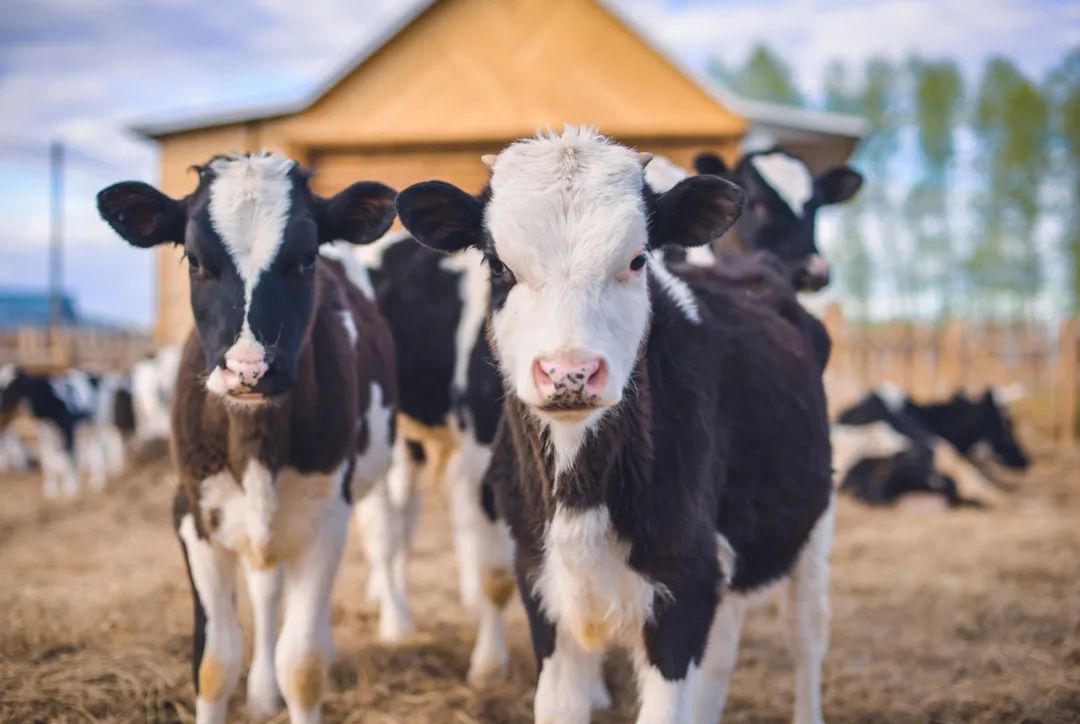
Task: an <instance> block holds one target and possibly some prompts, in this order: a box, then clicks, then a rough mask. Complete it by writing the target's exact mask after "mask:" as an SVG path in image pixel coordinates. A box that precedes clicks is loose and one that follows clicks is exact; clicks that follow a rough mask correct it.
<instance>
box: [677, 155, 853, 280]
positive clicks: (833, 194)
mask: <svg viewBox="0 0 1080 724" xmlns="http://www.w3.org/2000/svg"><path fill="white" fill-rule="evenodd" d="M694 169H695V170H696V171H697V172H698V173H699V174H714V175H716V176H720V177H721V178H726V179H728V180H729V181H732V182H734V183H735V184H737V185H738V186H739V187H740V188H742V189H743V191H745V192H746V199H747V203H746V210H745V211H744V212H743V214H742V216H740V217H739V220H738V222H736V224H735V227H734V228H733V229H732V230H731V231H729V232H728V234H727V236H726V237H725V239H723V240H722V241H721V247H722V248H724V249H734V250H743V251H757V250H764V251H769V252H771V253H773V254H775V255H776V256H777V257H779V258H780V260H781V261H782V262H783V263H784V265H785V266H786V267H787V269H788V273H789V275H790V279H791V283H792V285H794V287H795V288H796V289H797V290H799V291H816V290H818V289H821V288H822V287H824V286H825V285H827V284H828V283H829V264H828V262H827V261H826V260H825V258H824V257H823V256H822V255H821V253H820V252H819V251H818V248H817V234H816V228H815V227H816V219H817V212H818V209H820V208H821V207H822V206H827V205H830V204H838V203H842V202H844V201H847V200H848V199H850V198H851V197H852V196H854V195H855V193H856V192H857V191H858V190H859V188H860V187H861V186H862V175H861V174H859V173H858V172H857V171H855V170H854V169H852V168H850V167H849V166H836V167H834V168H831V169H829V170H828V171H825V172H823V173H821V174H818V175H817V176H814V175H813V174H811V172H810V169H809V168H807V166H806V163H805V162H804V161H803V160H802V159H801V158H799V157H798V156H796V155H794V154H791V153H788V152H787V151H784V150H783V149H780V148H771V149H768V150H765V151H754V152H752V153H748V154H746V155H745V156H743V157H742V158H740V159H739V162H738V163H736V164H735V166H734V168H731V167H729V166H728V165H727V164H726V163H724V161H723V160H722V159H721V158H720V157H719V156H717V155H716V154H714V153H708V152H705V153H701V154H698V156H697V158H695V159H694Z"/></svg>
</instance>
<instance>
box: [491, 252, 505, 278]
mask: <svg viewBox="0 0 1080 724" xmlns="http://www.w3.org/2000/svg"><path fill="white" fill-rule="evenodd" d="M487 262H488V266H490V267H491V271H492V273H493V274H502V273H504V272H505V271H506V265H505V264H503V263H502V262H501V261H499V260H498V259H497V258H496V257H493V256H489V257H488V260H487Z"/></svg>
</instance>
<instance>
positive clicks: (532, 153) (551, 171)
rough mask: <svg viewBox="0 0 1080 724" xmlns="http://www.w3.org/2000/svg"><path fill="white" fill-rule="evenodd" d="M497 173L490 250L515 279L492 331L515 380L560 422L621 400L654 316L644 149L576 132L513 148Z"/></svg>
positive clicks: (488, 216)
mask: <svg viewBox="0 0 1080 724" xmlns="http://www.w3.org/2000/svg"><path fill="white" fill-rule="evenodd" d="M493 171H494V173H493V174H492V179H491V201H490V203H489V204H488V206H487V209H486V212H485V221H486V226H487V230H488V233H489V235H490V238H491V252H492V253H491V254H490V255H489V256H492V257H494V258H496V259H497V260H498V262H497V264H496V267H497V270H498V267H502V268H503V271H502V275H510V276H512V278H513V284H512V286H510V288H509V290H508V292H507V294H506V296H505V299H503V300H502V303H501V304H500V305H499V306H498V307H497V308H495V309H494V310H493V313H492V326H491V331H492V339H493V342H494V346H495V349H496V351H497V354H498V355H499V360H500V363H501V365H502V368H503V373H504V375H505V376H506V378H507V381H508V383H509V386H510V387H511V389H512V390H513V391H514V392H515V394H516V395H517V396H518V397H519V398H520V399H521V400H522V401H523V402H525V403H526V404H528V405H530V406H532V407H534V408H536V409H537V410H540V411H542V412H544V413H546V414H550V415H553V416H557V417H567V416H569V417H581V416H584V415H587V414H590V413H592V412H595V411H596V410H599V409H602V408H606V407H610V406H612V405H615V404H617V403H618V402H619V400H620V399H621V397H622V391H623V388H624V387H625V386H626V383H627V380H628V379H629V377H630V373H631V371H632V370H633V368H634V363H635V361H636V359H637V354H638V349H639V347H640V345H641V339H642V337H643V336H644V334H645V329H646V327H647V325H648V319H649V299H648V291H647V289H646V285H645V273H646V272H645V269H644V259H643V257H642V255H643V254H645V253H646V251H647V248H648V224H647V220H646V208H645V200H644V197H643V193H642V165H641V158H640V156H639V155H638V154H637V153H635V152H633V151H631V150H630V149H628V148H624V147H622V146H617V145H615V144H610V143H597V142H595V139H594V138H593V137H591V136H589V135H587V134H566V135H564V136H562V137H558V138H550V139H544V140H538V141H530V142H524V143H517V144H514V145H513V146H510V147H509V148H508V149H506V150H505V151H504V152H503V153H502V154H500V155H499V157H498V159H497V160H496V162H495V164H494V169H493Z"/></svg>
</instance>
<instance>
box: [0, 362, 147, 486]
mask: <svg viewBox="0 0 1080 724" xmlns="http://www.w3.org/2000/svg"><path fill="white" fill-rule="evenodd" d="M20 409H25V410H26V411H27V412H28V413H29V414H30V415H31V416H32V417H33V418H34V420H35V421H36V423H37V443H38V460H39V463H40V465H41V472H42V494H43V495H44V496H45V497H46V498H55V497H57V496H60V495H68V496H73V495H76V494H78V492H79V490H80V488H81V485H80V480H81V478H82V477H83V476H85V477H86V479H87V482H88V483H89V486H90V488H91V490H102V489H103V488H104V487H105V483H106V481H107V480H108V479H109V478H110V477H116V476H118V475H120V474H122V473H123V471H124V439H125V437H126V436H127V435H129V434H130V433H131V394H130V390H129V388H128V382H127V380H126V378H125V377H124V376H123V375H120V374H115V373H110V374H106V375H97V374H90V373H87V372H83V371H81V370H68V371H66V372H62V373H59V374H53V375H40V374H34V373H32V372H28V371H26V370H23V369H21V368H19V367H17V366H15V365H5V366H3V367H0V432H3V431H4V429H5V428H6V427H7V425H8V424H9V423H10V422H11V420H12V419H13V417H14V416H15V414H16V413H17V412H18V411H19V410H20Z"/></svg>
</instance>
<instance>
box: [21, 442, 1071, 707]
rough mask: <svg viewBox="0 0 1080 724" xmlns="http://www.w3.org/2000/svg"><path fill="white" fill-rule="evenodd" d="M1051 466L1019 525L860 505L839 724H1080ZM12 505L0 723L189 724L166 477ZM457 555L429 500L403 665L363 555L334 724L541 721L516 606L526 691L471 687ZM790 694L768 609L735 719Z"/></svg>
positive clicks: (350, 603)
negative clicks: (412, 630)
mask: <svg viewBox="0 0 1080 724" xmlns="http://www.w3.org/2000/svg"><path fill="white" fill-rule="evenodd" d="M1035 452H1036V456H1037V461H1038V462H1037V464H1036V466H1035V467H1034V469H1033V470H1032V471H1031V472H1030V473H1029V474H1028V475H1027V477H1026V478H1025V479H1024V481H1023V483H1022V485H1021V488H1020V492H1018V493H1017V494H1016V495H1015V496H1014V497H1015V503H1014V505H1013V506H1012V507H1011V508H1010V509H1008V510H999V511H993V512H985V511H960V512H939V511H933V510H927V509H925V508H924V507H920V506H908V507H905V508H903V509H893V510H869V509H867V508H864V507H861V506H859V505H857V504H855V503H852V502H851V501H848V500H844V501H842V502H841V505H840V507H839V519H838V524H837V535H836V545H835V551H834V554H833V586H832V591H833V636H832V647H831V649H830V651H829V655H828V658H827V660H826V665H825V692H824V697H825V713H826V717H827V718H828V719H829V720H831V721H833V722H931V721H932V722H990V721H994V722H997V721H1009V722H1018V721H1024V722H1080V455H1068V456H1065V455H1061V454H1058V453H1055V452H1054V451H1053V449H1052V448H1049V447H1044V448H1042V449H1039V448H1035ZM0 491H2V496H3V497H2V499H0V500H2V503H0V719H2V720H3V721H18V722H28V721H50V722H52V721H86V720H102V721H190V720H192V718H193V709H192V707H193V703H192V702H193V692H192V687H191V682H190V664H189V656H190V644H191V602H190V596H189V591H188V582H187V579H186V576H185V574H184V571H183V565H182V561H181V557H180V550H179V547H178V544H177V542H176V539H175V538H174V536H173V533H172V529H171V527H170V523H169V506H170V498H171V487H170V482H169V473H168V466H167V465H166V464H165V463H163V462H158V463H152V464H144V465H142V466H140V467H138V468H137V469H135V470H133V471H132V472H130V473H129V474H128V475H127V476H126V477H125V478H124V479H123V480H120V481H117V482H115V483H113V484H112V485H111V486H110V488H109V489H108V491H107V492H106V493H104V494H97V495H94V494H89V493H87V494H84V495H83V496H82V497H80V498H78V499H76V500H69V501H62V502H49V501H44V500H42V499H41V496H40V492H39V483H38V480H37V478H36V477H34V476H30V475H23V476H8V478H6V479H3V480H0ZM354 534H355V531H354ZM450 551H451V546H450V536H449V528H448V525H447V521H446V519H445V505H444V501H443V500H442V499H441V497H440V495H439V493H438V492H437V491H429V492H428V495H427V499H426V506H425V513H424V519H423V523H422V526H421V532H420V537H419V544H418V551H417V556H416V561H415V565H414V567H413V570H412V578H411V589H412V592H413V603H414V609H415V612H416V614H417V621H418V624H419V631H418V634H417V635H416V636H415V638H414V639H413V640H412V641H411V642H410V643H408V644H407V645H404V646H400V647H396V648H394V647H386V646H382V645H380V644H378V643H376V641H375V640H374V630H375V617H374V614H373V612H371V611H368V610H365V608H364V606H363V604H362V601H363V595H362V593H363V586H364V581H365V573H366V565H365V562H364V559H363V555H362V554H361V551H360V546H359V541H358V540H357V539H356V537H355V535H354V537H353V539H352V540H351V541H350V544H349V547H348V550H347V553H346V559H345V561H344V564H343V566H342V571H341V575H340V577H339V580H338V585H337V590H336V593H335V598H334V633H335V636H336V643H337V647H338V652H339V660H338V662H337V664H336V665H335V667H334V669H333V673H332V695H331V696H330V698H329V700H328V701H327V703H326V706H325V713H326V719H327V720H328V721H349V722H428V723H430V724H441V723H442V722H460V723H463V724H464V723H468V722H524V721H528V720H529V719H530V712H531V704H532V683H533V677H534V666H533V662H532V654H531V649H530V647H529V643H528V633H527V630H526V626H525V622H524V615H523V613H522V611H521V608H520V605H519V604H517V603H516V602H515V604H514V606H513V609H512V612H511V617H510V630H511V646H512V653H511V656H512V663H511V675H510V679H509V681H507V682H506V683H505V684H503V685H501V686H499V687H497V688H496V689H494V690H492V691H487V692H483V693H478V692H474V691H472V690H470V689H469V688H468V687H466V686H465V685H464V684H463V678H464V674H465V670H466V667H467V665H468V657H469V649H470V644H471V642H472V637H473V635H474V634H473V630H472V626H471V623H470V619H469V617H468V616H467V615H466V614H465V612H464V611H463V610H462V608H461V607H460V605H459V604H458V601H457V594H456V576H455V574H454V564H453V560H452V553H451V552H450ZM242 606H243V609H244V611H243V617H244V622H245V626H247V625H248V623H249V620H250V612H249V611H248V609H247V604H246V600H244V601H243V603H242ZM249 640H250V639H249ZM607 673H608V678H609V681H610V682H611V683H612V685H613V688H614V690H615V697H616V706H617V708H616V710H615V711H614V712H612V713H610V714H605V715H603V716H601V717H598V720H599V721H602V722H621V721H630V720H632V717H633V712H634V707H635V703H634V697H633V693H632V690H631V688H630V685H629V668H628V666H627V665H626V663H625V661H623V660H621V659H620V658H619V657H617V656H616V657H615V658H614V660H613V661H611V662H609V666H608V669H607ZM789 679H790V665H789V661H788V657H787V652H786V649H785V647H784V644H783V640H782V636H781V631H780V628H779V626H778V625H777V623H776V618H775V609H774V606H773V604H772V603H771V601H769V600H766V601H765V602H764V603H763V605H762V607H761V610H759V611H756V612H755V613H754V614H752V615H751V618H750V623H749V627H748V630H747V631H746V634H745V636H744V640H743V646H742V652H741V657H740V666H739V669H738V671H737V672H736V674H735V679H734V682H733V684H732V691H731V696H730V700H729V704H728V710H727V717H726V719H725V721H729V722H774V721H776V722H778V721H784V720H787V719H788V718H789V716H790V706H791V703H790V701H791V685H790V681H789ZM242 699H243V696H242V694H239V692H238V695H237V696H235V697H234V707H233V711H232V713H233V718H234V719H235V720H240V721H242V720H243V718H244V707H243V704H242ZM274 721H286V717H285V715H284V714H282V715H280V716H279V717H277V718H276V719H275V720H274Z"/></svg>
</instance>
